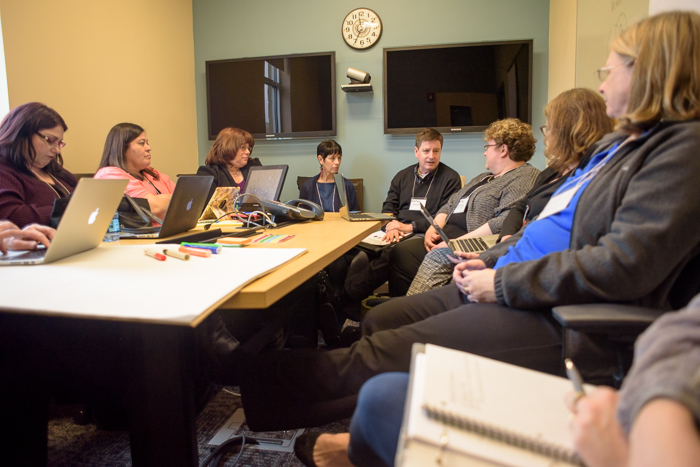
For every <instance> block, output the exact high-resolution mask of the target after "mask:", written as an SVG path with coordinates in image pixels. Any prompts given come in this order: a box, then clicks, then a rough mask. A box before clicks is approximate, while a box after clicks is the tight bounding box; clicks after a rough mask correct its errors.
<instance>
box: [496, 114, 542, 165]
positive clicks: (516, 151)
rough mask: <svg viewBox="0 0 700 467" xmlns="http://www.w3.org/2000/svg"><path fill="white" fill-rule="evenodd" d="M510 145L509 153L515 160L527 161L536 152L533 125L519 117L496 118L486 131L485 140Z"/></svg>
mask: <svg viewBox="0 0 700 467" xmlns="http://www.w3.org/2000/svg"><path fill="white" fill-rule="evenodd" d="M489 140H494V141H495V142H496V144H505V145H506V146H508V155H509V157H510V158H511V160H513V161H515V162H527V161H529V160H530V159H532V156H533V154H535V143H536V142H537V140H536V139H535V135H533V134H532V126H530V125H528V124H527V123H523V122H521V121H520V120H518V119H517V118H505V119H503V120H496V121H495V122H493V123H492V124H491V125H489V127H488V128H487V129H486V131H485V132H484V141H489Z"/></svg>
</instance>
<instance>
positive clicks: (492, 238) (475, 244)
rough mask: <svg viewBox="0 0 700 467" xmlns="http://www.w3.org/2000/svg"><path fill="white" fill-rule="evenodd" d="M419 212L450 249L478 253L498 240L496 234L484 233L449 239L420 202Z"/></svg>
mask: <svg viewBox="0 0 700 467" xmlns="http://www.w3.org/2000/svg"><path fill="white" fill-rule="evenodd" d="M420 212H422V213H423V217H425V218H426V219H427V220H428V222H430V225H432V226H433V228H434V229H435V230H436V231H437V233H438V235H440V238H442V241H443V242H445V243H446V244H447V246H448V247H449V248H450V250H452V251H463V252H465V253H480V252H482V251H485V250H488V249H489V248H491V247H492V246H494V245H495V244H496V242H497V241H498V235H484V236H483V237H472V238H459V239H454V240H450V239H449V238H448V237H447V235H446V234H445V231H444V230H442V229H441V228H440V226H439V225H437V223H436V222H435V219H433V216H431V215H430V213H429V212H428V210H427V209H425V206H423V205H422V204H421V205H420Z"/></svg>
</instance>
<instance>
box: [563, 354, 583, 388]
mask: <svg viewBox="0 0 700 467" xmlns="http://www.w3.org/2000/svg"><path fill="white" fill-rule="evenodd" d="M564 365H565V366H566V376H567V377H568V378H569V380H570V381H571V382H572V383H573V385H574V389H575V390H576V394H577V397H581V396H584V395H586V391H584V390H583V378H581V373H579V372H578V369H577V368H576V365H574V362H572V361H571V359H569V358H567V359H566V360H564Z"/></svg>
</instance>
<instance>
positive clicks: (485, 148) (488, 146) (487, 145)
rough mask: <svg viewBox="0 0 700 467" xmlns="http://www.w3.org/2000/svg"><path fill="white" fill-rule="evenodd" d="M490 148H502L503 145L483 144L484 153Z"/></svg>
mask: <svg viewBox="0 0 700 467" xmlns="http://www.w3.org/2000/svg"><path fill="white" fill-rule="evenodd" d="M491 146H503V143H501V144H498V143H494V144H484V151H488V149H489V148H490V147H491Z"/></svg>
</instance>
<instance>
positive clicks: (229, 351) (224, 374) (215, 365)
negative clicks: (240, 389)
mask: <svg viewBox="0 0 700 467" xmlns="http://www.w3.org/2000/svg"><path fill="white" fill-rule="evenodd" d="M201 328H202V329H201V331H200V330H199V329H198V340H199V341H200V344H199V350H200V353H201V354H202V356H203V359H204V365H206V367H207V369H208V373H209V374H210V379H211V380H212V381H213V382H215V383H218V384H224V385H227V386H236V385H238V370H237V367H238V365H237V364H238V361H239V359H240V357H241V354H242V353H243V350H242V349H241V344H240V342H239V341H238V339H236V338H235V337H233V335H232V334H231V333H230V332H229V331H228V329H227V328H226V325H225V324H224V321H223V320H222V319H221V316H220V315H219V314H218V313H215V314H214V315H213V316H210V317H209V318H207V319H206V320H205V321H204V322H203V323H202V324H201Z"/></svg>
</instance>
